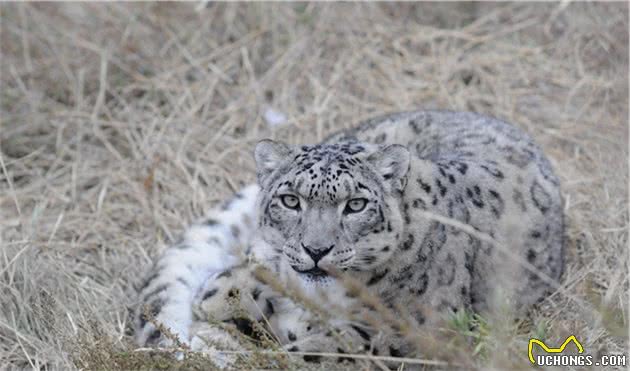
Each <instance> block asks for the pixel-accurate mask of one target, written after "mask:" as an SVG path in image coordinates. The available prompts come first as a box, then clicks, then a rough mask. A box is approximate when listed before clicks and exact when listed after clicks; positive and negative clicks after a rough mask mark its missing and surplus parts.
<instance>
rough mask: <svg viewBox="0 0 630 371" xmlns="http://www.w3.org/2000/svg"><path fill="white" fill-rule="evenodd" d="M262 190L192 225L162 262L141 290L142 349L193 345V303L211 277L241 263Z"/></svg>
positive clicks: (243, 194)
mask: <svg viewBox="0 0 630 371" xmlns="http://www.w3.org/2000/svg"><path fill="white" fill-rule="evenodd" d="M258 192H259V188H258V186H257V185H250V186H247V187H246V188H244V189H243V190H242V191H240V192H239V193H237V194H236V195H235V196H234V198H232V199H231V200H229V201H228V202H226V203H224V204H223V205H222V206H221V207H218V208H215V209H213V210H211V211H210V212H209V213H208V215H207V216H206V217H205V218H204V219H203V220H202V221H201V222H200V223H197V224H195V225H193V226H191V227H190V228H189V229H188V230H187V231H186V232H185V233H184V236H183V238H182V240H181V241H180V242H178V243H177V244H175V245H173V246H171V247H169V248H167V249H166V250H165V251H164V252H163V253H162V255H161V256H160V257H159V258H158V259H157V260H156V262H155V264H154V266H153V268H152V269H151V270H150V272H149V274H148V276H147V278H146V279H145V281H144V284H143V285H142V287H141V288H140V289H139V290H138V291H139V305H138V307H137V311H136V314H135V335H136V342H137V343H138V345H140V346H145V345H159V346H171V345H173V339H172V336H169V335H166V336H165V334H163V333H162V331H160V329H159V328H156V326H155V325H156V324H158V326H159V327H160V328H167V329H168V330H169V332H170V333H171V334H173V335H176V336H177V338H178V339H179V341H180V342H182V343H188V342H189V340H190V339H189V337H190V333H189V329H190V325H191V323H192V303H193V299H194V297H195V295H196V294H197V293H198V292H199V290H201V288H202V287H203V285H204V284H205V282H206V281H207V280H208V279H212V277H213V276H216V275H219V274H220V273H221V272H223V271H225V270H227V269H230V268H233V267H234V266H236V265H238V264H240V263H241V262H242V260H243V258H244V255H245V249H246V247H247V245H248V242H249V240H250V238H251V236H252V234H253V232H254V230H255V223H256V198H257V196H258Z"/></svg>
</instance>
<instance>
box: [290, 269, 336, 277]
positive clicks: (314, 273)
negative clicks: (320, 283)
mask: <svg viewBox="0 0 630 371" xmlns="http://www.w3.org/2000/svg"><path fill="white" fill-rule="evenodd" d="M291 268H293V270H294V271H296V272H298V273H299V274H302V275H305V276H307V277H309V278H310V279H313V280H319V279H322V278H325V277H328V273H327V272H326V271H325V270H323V269H321V268H319V267H318V266H314V267H313V268H310V269H305V270H299V269H298V268H296V267H293V266H291Z"/></svg>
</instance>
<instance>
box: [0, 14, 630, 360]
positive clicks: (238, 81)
mask: <svg viewBox="0 0 630 371" xmlns="http://www.w3.org/2000/svg"><path fill="white" fill-rule="evenodd" d="M196 7H198V4H196V3H189V4H166V3H162V4H122V3H120V4H107V5H103V4H72V5H69V4H2V5H1V6H0V12H1V14H2V35H1V40H2V45H1V48H2V49H1V50H2V60H1V72H2V76H1V77H2V80H1V81H2V88H1V97H2V101H1V107H2V109H1V112H2V117H1V121H0V122H1V129H0V146H1V151H0V216H1V217H0V228H1V231H0V369H3V368H5V367H8V368H11V367H16V368H23V367H24V368H30V367H33V368H38V369H60V368H61V369H67V368H88V369H94V368H98V369H103V368H104V369H116V368H146V369H152V368H161V367H167V368H169V367H171V368H172V367H178V368H193V369H194V368H197V369H206V368H208V364H207V361H204V360H203V359H191V360H190V362H189V363H186V364H181V363H172V362H171V361H170V360H169V359H168V357H167V358H164V357H163V355H160V354H158V355H148V354H146V353H141V352H136V353H134V352H132V349H133V347H132V346H131V345H130V344H129V339H130V337H129V320H130V319H129V313H128V307H129V306H131V305H133V300H134V297H133V295H130V292H132V291H133V285H134V284H136V283H137V282H138V281H139V278H140V277H141V275H142V274H143V272H144V270H145V269H146V268H148V266H149V262H150V259H151V257H153V256H155V255H156V254H157V253H158V252H159V251H161V250H162V249H163V248H164V247H165V246H167V245H168V244H169V243H171V242H173V241H174V239H175V238H176V237H177V235H178V234H179V233H181V231H182V230H183V229H184V228H185V226H186V225H187V224H188V223H189V222H190V221H192V220H193V219H195V218H196V217H198V216H200V215H202V213H203V212H204V210H206V209H208V208H209V207H211V206H213V205H214V204H215V203H217V202H218V201H219V200H221V199H223V198H225V197H227V195H229V194H230V193H231V192H232V191H234V190H236V189H238V188H239V187H240V185H241V184H244V183H248V182H251V181H252V180H253V161H252V158H251V155H250V151H251V148H252V145H253V143H255V141H256V140H258V139H260V138H264V137H275V138H283V139H286V140H289V141H291V142H294V143H301V142H314V141H317V140H319V139H321V138H323V137H324V136H325V135H326V134H327V133H330V132H331V131H332V130H335V129H338V128H340V127H347V126H350V125H352V124H353V123H355V122H357V121H358V120H359V119H363V118H367V117H369V116H372V115H374V114H380V113H384V112H388V111H396V110H405V109H413V108H418V107H425V108H447V109H456V110H472V111H478V112H484V113H489V114H491V115H493V116H497V117H501V118H504V119H507V120H509V121H512V122H515V123H517V124H519V125H520V126H522V127H523V128H525V129H526V130H527V131H528V132H530V133H531V134H532V135H533V136H534V137H535V138H536V139H537V140H538V142H539V143H540V144H541V145H542V146H543V147H544V148H545V149H546V151H547V153H548V154H549V156H550V157H551V160H552V162H553V164H554V165H555V168H556V169H557V172H558V173H559V175H560V177H561V180H562V184H563V190H564V194H565V198H566V212H567V215H568V227H569V229H568V243H569V251H568V266H567V270H566V273H565V276H564V277H565V284H564V289H563V291H561V292H560V291H559V292H557V293H556V294H554V295H553V296H551V297H550V298H549V299H548V300H547V301H546V302H545V304H544V305H543V306H542V307H541V308H539V309H538V310H536V311H535V312H534V313H533V314H532V316H531V321H529V324H527V323H526V324H524V325H522V326H520V327H519V328H518V329H505V328H502V329H501V330H496V329H495V332H494V335H492V334H493V333H492V331H489V332H488V333H489V334H490V335H488V334H485V335H484V333H485V332H484V333H477V334H473V335H474V336H473V335H470V334H468V335H466V334H464V333H463V332H460V333H459V335H457V332H456V331H455V332H456V334H455V335H454V340H453V342H454V343H456V344H458V346H460V347H461V349H462V353H464V354H472V353H474V349H473V348H472V347H473V346H475V347H477V346H479V344H481V345H483V346H484V347H485V349H489V351H486V352H482V353H485V355H483V356H482V355H479V354H477V355H471V356H470V358H471V360H470V362H472V364H473V365H477V366H479V367H483V368H486V367H488V366H489V365H491V367H494V368H498V369H504V368H520V369H523V368H527V367H528V363H527V359H526V349H527V339H528V338H529V336H530V335H532V334H539V333H541V332H543V333H544V335H545V338H546V339H548V340H549V341H550V343H552V344H555V343H556V342H558V341H561V340H563V339H564V338H566V336H567V335H568V334H575V335H576V336H578V338H579V339H580V341H581V342H582V344H583V345H584V347H585V349H586V350H587V351H588V352H591V353H593V354H598V353H606V352H620V351H627V346H628V336H627V329H628V310H627V309H628V305H627V304H628V294H627V291H628V283H629V280H628V264H629V261H628V254H627V251H626V247H627V244H628V210H627V202H628V189H627V184H628V167H627V161H626V159H627V157H628V122H627V117H628V33H627V30H628V11H627V4H624V3H615V4H612V3H611V4H603V3H600V4H566V3H562V4H536V5H532V4H510V3H502V4H473V3H467V4H457V3H450V4H430V3H423V4H399V5H395V4H306V3H300V4H297V3H296V4H278V3H274V4H262V3H258V4H247V5H245V4H221V3H217V4H211V5H209V6H208V7H207V8H201V9H195V8H196ZM268 107H272V108H274V109H276V110H279V111H281V112H284V113H285V114H286V115H287V116H288V123H287V124H286V125H284V126H279V127H273V128H271V127H269V126H268V125H266V124H265V122H264V120H263V118H262V113H263V112H264V111H265V110H266V109H267V108H268ZM566 293H569V294H570V296H574V297H577V298H579V299H580V300H582V301H584V302H586V303H589V306H591V307H592V308H595V311H592V310H590V309H589V310H587V309H585V308H583V307H581V306H580V305H579V304H577V302H576V301H574V300H570V299H568V297H567V294H566ZM586 312H588V315H585V313H586ZM462 321H463V322H466V321H469V319H466V318H464V319H462V318H460V319H458V320H457V321H456V322H458V323H460V322H462ZM481 327H483V326H481ZM482 329H483V328H482ZM457 336H459V337H460V338H462V337H463V338H464V341H457V340H458V339H457ZM469 336H472V338H473V340H474V341H466V339H467V338H468V337H469ZM460 340H461V339H460ZM499 346H500V347H499ZM429 356H430V355H429ZM294 367H299V366H294Z"/></svg>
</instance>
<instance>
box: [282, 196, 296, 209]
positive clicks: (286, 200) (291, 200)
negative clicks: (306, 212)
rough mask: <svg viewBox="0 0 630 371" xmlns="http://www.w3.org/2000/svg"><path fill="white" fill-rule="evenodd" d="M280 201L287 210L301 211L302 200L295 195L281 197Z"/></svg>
mask: <svg viewBox="0 0 630 371" xmlns="http://www.w3.org/2000/svg"><path fill="white" fill-rule="evenodd" d="M280 201H282V205H284V207H286V208H289V209H293V210H300V199H299V198H297V197H295V196H293V195H282V196H280Z"/></svg>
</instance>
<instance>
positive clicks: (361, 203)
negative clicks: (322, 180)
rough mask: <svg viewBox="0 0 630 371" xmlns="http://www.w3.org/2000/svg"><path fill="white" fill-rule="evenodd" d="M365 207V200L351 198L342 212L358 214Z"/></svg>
mask: <svg viewBox="0 0 630 371" xmlns="http://www.w3.org/2000/svg"><path fill="white" fill-rule="evenodd" d="M366 205H367V200H366V199H365V198H353V199H352V200H350V201H348V203H347V204H346V208H345V209H344V210H343V212H344V213H345V214H350V213H358V212H361V211H363V209H365V206H366Z"/></svg>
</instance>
